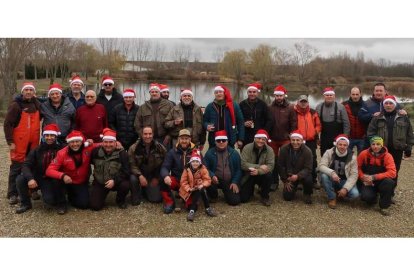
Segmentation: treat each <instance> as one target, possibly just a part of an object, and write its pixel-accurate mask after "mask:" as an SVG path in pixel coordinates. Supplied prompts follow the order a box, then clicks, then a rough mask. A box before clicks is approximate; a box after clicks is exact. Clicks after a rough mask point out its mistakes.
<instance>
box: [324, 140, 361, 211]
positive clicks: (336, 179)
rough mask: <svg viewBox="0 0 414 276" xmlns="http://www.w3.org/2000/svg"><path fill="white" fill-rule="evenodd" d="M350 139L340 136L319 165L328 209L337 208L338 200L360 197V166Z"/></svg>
mask: <svg viewBox="0 0 414 276" xmlns="http://www.w3.org/2000/svg"><path fill="white" fill-rule="evenodd" d="M349 143H350V142H349V139H348V138H347V137H346V136H345V135H342V134H341V135H338V136H337V137H336V139H335V143H334V144H335V147H333V148H331V149H328V150H327V151H326V152H325V154H324V155H323V156H322V159H321V162H320V164H319V172H320V174H321V183H322V186H323V187H324V188H325V191H326V194H327V196H328V207H329V208H331V209H335V208H336V199H337V198H341V199H342V198H345V197H348V198H356V197H358V196H359V192H358V189H357V187H356V185H355V184H356V182H357V180H358V165H357V162H356V157H355V156H354V155H353V152H352V150H350V149H349V148H348V147H349Z"/></svg>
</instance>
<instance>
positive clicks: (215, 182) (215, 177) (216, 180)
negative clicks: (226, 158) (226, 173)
mask: <svg viewBox="0 0 414 276" xmlns="http://www.w3.org/2000/svg"><path fill="white" fill-rule="evenodd" d="M211 182H213V184H215V185H217V184H218V183H219V181H218V178H217V176H213V177H212V178H211Z"/></svg>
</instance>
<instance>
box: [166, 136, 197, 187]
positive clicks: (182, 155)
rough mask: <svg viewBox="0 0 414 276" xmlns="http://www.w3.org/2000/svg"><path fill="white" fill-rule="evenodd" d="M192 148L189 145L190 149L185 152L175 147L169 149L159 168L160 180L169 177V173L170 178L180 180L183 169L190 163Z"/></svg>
mask: <svg viewBox="0 0 414 276" xmlns="http://www.w3.org/2000/svg"><path fill="white" fill-rule="evenodd" d="M194 148H195V145H194V144H193V143H191V145H190V147H189V148H188V149H187V150H186V151H183V150H182V149H181V148H177V147H174V148H172V149H170V150H169V151H168V153H167V156H165V159H164V162H163V163H162V166H161V171H160V175H161V179H164V178H165V177H166V176H168V175H170V172H171V176H174V177H176V178H177V179H178V180H180V179H181V175H182V174H183V170H184V167H185V165H186V164H187V163H188V162H189V161H190V158H191V153H192V151H193V150H194Z"/></svg>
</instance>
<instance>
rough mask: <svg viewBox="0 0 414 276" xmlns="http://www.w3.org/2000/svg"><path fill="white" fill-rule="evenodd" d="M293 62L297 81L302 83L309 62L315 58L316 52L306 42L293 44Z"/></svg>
mask: <svg viewBox="0 0 414 276" xmlns="http://www.w3.org/2000/svg"><path fill="white" fill-rule="evenodd" d="M294 46H295V53H294V61H295V63H296V65H297V67H298V77H299V80H301V81H303V80H304V79H305V76H306V69H307V65H308V64H309V62H311V61H312V59H313V58H314V57H315V56H316V54H317V53H318V50H317V49H316V48H315V47H313V46H311V45H309V44H308V43H306V42H302V43H295V45H294Z"/></svg>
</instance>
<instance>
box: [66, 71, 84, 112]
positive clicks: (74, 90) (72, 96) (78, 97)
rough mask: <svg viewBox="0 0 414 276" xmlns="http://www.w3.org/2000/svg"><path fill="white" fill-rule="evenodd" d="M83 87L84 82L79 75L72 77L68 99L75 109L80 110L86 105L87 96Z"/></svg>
mask: <svg viewBox="0 0 414 276" xmlns="http://www.w3.org/2000/svg"><path fill="white" fill-rule="evenodd" d="M83 86H84V84H83V81H82V80H81V78H80V77H79V76H78V75H75V76H73V77H72V79H71V81H70V91H69V93H67V97H68V98H69V100H70V102H71V103H72V104H73V106H74V107H75V109H78V108H79V107H81V106H82V105H84V104H85V95H83V93H82V89H83Z"/></svg>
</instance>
